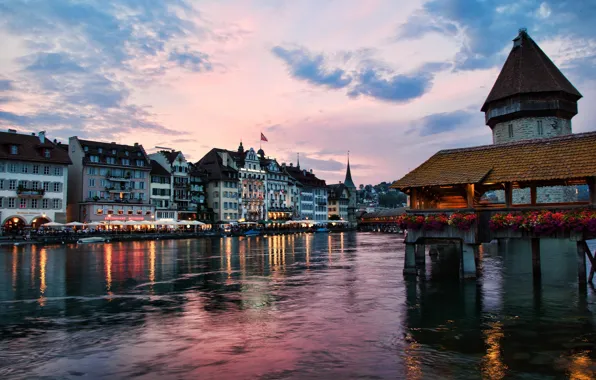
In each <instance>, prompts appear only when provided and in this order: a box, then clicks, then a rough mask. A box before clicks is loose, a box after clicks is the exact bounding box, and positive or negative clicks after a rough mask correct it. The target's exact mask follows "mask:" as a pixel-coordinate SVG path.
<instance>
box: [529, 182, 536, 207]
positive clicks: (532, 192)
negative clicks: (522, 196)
mask: <svg viewBox="0 0 596 380" xmlns="http://www.w3.org/2000/svg"><path fill="white" fill-rule="evenodd" d="M530 204H531V205H533V206H534V205H536V185H532V186H530Z"/></svg>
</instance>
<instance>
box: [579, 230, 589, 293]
mask: <svg viewBox="0 0 596 380" xmlns="http://www.w3.org/2000/svg"><path fill="white" fill-rule="evenodd" d="M584 244H585V243H584V242H583V241H578V242H577V280H578V282H579V284H580V285H581V286H584V285H586V284H587V283H588V276H587V271H586V252H585V250H584Z"/></svg>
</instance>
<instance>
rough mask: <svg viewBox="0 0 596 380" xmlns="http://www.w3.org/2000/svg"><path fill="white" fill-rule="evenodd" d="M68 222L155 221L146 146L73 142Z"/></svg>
mask: <svg viewBox="0 0 596 380" xmlns="http://www.w3.org/2000/svg"><path fill="white" fill-rule="evenodd" d="M68 153H69V156H70V159H71V160H72V165H71V166H69V175H68V186H69V191H68V219H69V220H71V221H75V220H76V221H80V222H110V221H113V220H118V221H128V220H137V221H139V220H147V221H152V220H154V218H155V215H154V211H155V207H154V206H153V205H152V204H151V200H150V173H151V162H150V160H149V158H148V156H147V154H146V153H145V150H144V149H143V146H142V145H139V144H136V143H135V144H134V145H122V144H116V143H105V142H99V141H90V140H81V139H79V138H78V137H76V136H74V137H71V138H70V139H69V144H68Z"/></svg>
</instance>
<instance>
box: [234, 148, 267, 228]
mask: <svg viewBox="0 0 596 380" xmlns="http://www.w3.org/2000/svg"><path fill="white" fill-rule="evenodd" d="M261 152H262V151H261ZM263 154H264V152H263ZM230 155H231V157H233V158H234V160H235V161H236V165H237V167H238V171H239V173H238V176H239V180H240V188H239V189H238V192H239V195H240V198H239V204H240V210H239V218H240V220H246V221H258V220H265V219H266V216H267V203H266V183H267V171H266V170H265V168H264V167H263V166H262V164H261V157H259V156H258V155H257V152H255V150H254V149H253V148H250V149H249V150H248V151H245V150H244V147H243V145H242V142H240V146H239V147H238V151H237V152H231V153H230Z"/></svg>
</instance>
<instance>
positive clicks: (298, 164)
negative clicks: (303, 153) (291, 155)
mask: <svg viewBox="0 0 596 380" xmlns="http://www.w3.org/2000/svg"><path fill="white" fill-rule="evenodd" d="M296 155H297V156H298V162H296V167H297V168H298V169H300V152H298V153H296Z"/></svg>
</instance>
